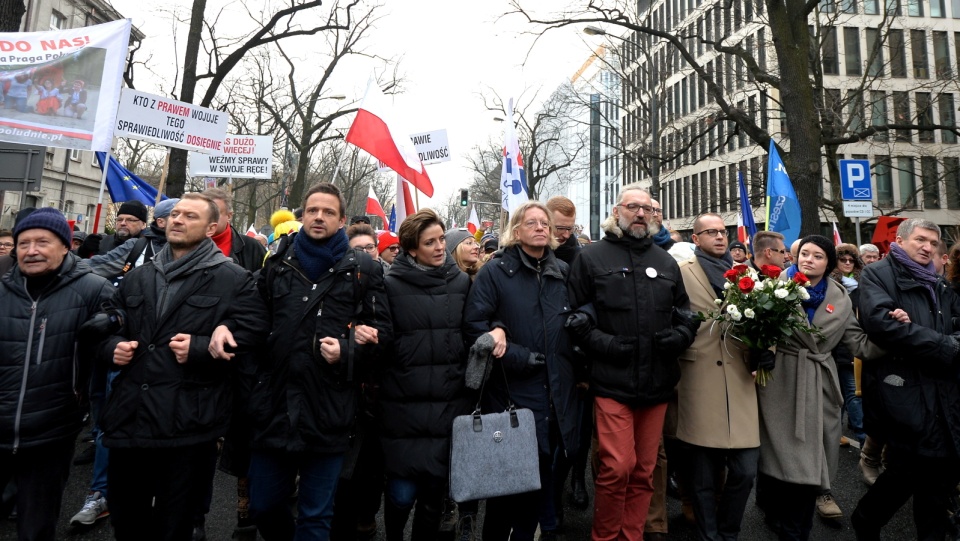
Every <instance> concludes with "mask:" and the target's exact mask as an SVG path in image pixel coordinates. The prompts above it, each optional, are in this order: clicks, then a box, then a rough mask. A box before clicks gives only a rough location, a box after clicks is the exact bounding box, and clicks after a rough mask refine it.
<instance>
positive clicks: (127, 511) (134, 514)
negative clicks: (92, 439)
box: [107, 441, 217, 541]
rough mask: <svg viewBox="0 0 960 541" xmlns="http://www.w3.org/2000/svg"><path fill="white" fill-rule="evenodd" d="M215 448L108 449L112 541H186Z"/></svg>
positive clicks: (213, 443)
mask: <svg viewBox="0 0 960 541" xmlns="http://www.w3.org/2000/svg"><path fill="white" fill-rule="evenodd" d="M216 445H217V444H216V441H210V442H205V443H201V444H197V445H191V446H187V447H172V448H161V449H122V448H112V449H110V465H109V466H108V467H107V479H108V483H109V487H110V488H109V490H110V519H111V522H112V523H113V530H114V535H115V536H116V538H117V541H126V540H128V539H129V540H137V541H141V540H144V541H154V540H156V541H161V540H162V541H175V540H184V541H187V540H189V539H190V538H191V536H192V533H193V522H194V520H193V519H194V515H195V513H196V511H197V509H199V508H200V507H201V506H202V505H203V498H204V496H205V495H206V492H207V487H208V486H209V482H208V478H209V477H208V476H209V471H210V455H211V452H214V453H215V452H216Z"/></svg>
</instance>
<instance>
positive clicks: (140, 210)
mask: <svg viewBox="0 0 960 541" xmlns="http://www.w3.org/2000/svg"><path fill="white" fill-rule="evenodd" d="M121 214H127V215H129V216H133V217H134V218H136V219H138V220H140V221H141V222H144V223H146V221H147V207H146V206H145V205H144V204H143V203H141V202H140V201H137V200H136V199H132V200H130V201H127V202H125V203H124V204H122V205H120V210H118V211H117V216H119V215H121Z"/></svg>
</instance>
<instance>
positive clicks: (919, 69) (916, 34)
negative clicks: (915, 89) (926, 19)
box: [910, 30, 930, 79]
mask: <svg viewBox="0 0 960 541" xmlns="http://www.w3.org/2000/svg"><path fill="white" fill-rule="evenodd" d="M910 52H911V57H912V59H913V76H914V78H916V79H929V78H930V69H929V65H928V64H927V33H926V32H924V31H923V30H911V31H910Z"/></svg>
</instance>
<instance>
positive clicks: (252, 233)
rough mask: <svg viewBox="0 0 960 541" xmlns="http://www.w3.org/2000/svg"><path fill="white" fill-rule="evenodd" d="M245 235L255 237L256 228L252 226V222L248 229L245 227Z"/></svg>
mask: <svg viewBox="0 0 960 541" xmlns="http://www.w3.org/2000/svg"><path fill="white" fill-rule="evenodd" d="M247 236H248V237H256V236H257V228H255V227H253V224H251V225H250V229H247Z"/></svg>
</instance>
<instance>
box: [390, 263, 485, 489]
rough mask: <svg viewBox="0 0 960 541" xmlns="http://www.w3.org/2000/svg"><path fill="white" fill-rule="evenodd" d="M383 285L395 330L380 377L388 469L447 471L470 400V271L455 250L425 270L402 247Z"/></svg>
mask: <svg viewBox="0 0 960 541" xmlns="http://www.w3.org/2000/svg"><path fill="white" fill-rule="evenodd" d="M384 285H385V287H386V290H387V298H388V299H389V300H390V307H391V308H392V315H393V333H394V340H393V347H392V348H391V351H390V353H389V354H386V355H384V363H383V364H384V367H383V378H382V383H381V385H380V406H381V408H382V415H381V419H382V422H383V428H382V430H381V441H382V442H383V450H384V459H385V462H386V473H387V475H388V476H391V477H400V478H405V479H410V478H418V477H421V476H430V477H439V478H445V477H446V476H447V474H448V470H449V462H450V436H451V431H452V427H453V419H454V417H456V416H458V415H466V414H468V413H470V411H471V410H472V408H473V397H472V396H471V394H470V393H468V392H467V390H466V387H465V384H464V373H465V371H466V365H467V348H466V347H465V344H464V337H463V332H462V326H463V308H464V305H465V304H466V301H467V292H468V291H469V290H470V277H469V276H467V274H466V273H464V272H462V271H461V270H460V268H459V267H457V264H456V262H455V261H454V260H453V257H451V256H450V255H447V259H446V261H445V262H444V264H443V265H441V266H440V267H438V268H435V269H429V270H421V269H419V268H417V267H415V266H414V265H413V263H412V262H411V258H410V256H409V255H407V254H400V255H398V256H397V259H396V260H394V262H393V265H392V266H391V268H390V273H389V274H388V275H387V276H386V278H385V279H384Z"/></svg>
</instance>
